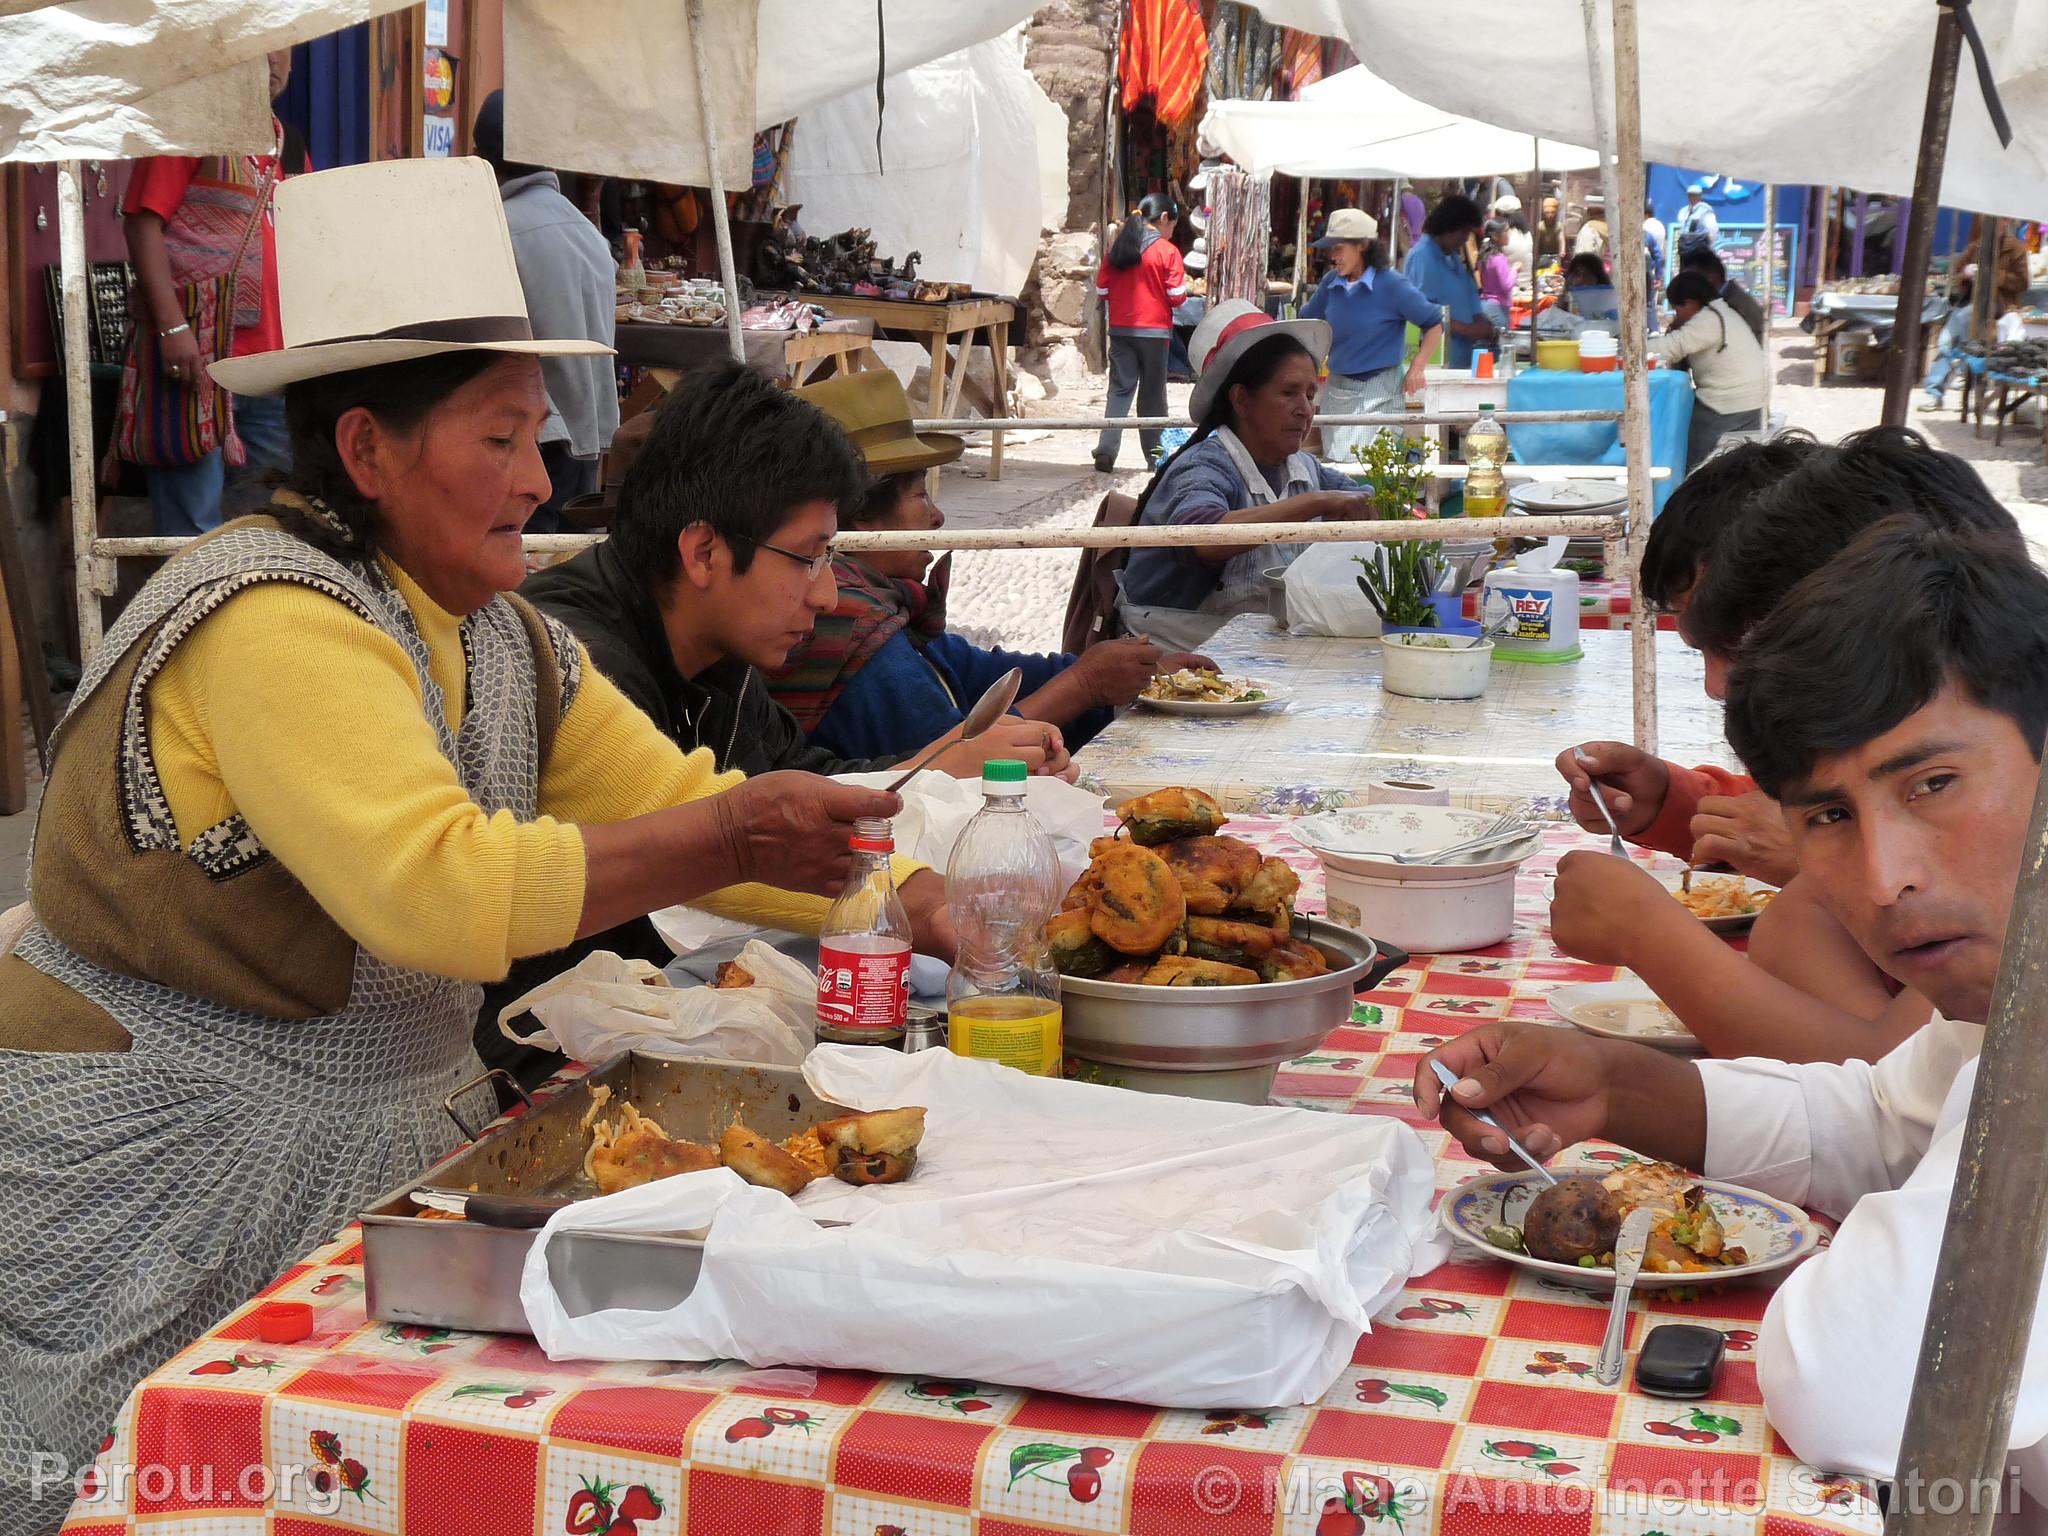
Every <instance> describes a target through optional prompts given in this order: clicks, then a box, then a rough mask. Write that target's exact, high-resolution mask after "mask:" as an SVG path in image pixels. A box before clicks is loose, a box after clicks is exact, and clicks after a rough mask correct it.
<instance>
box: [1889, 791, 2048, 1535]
mask: <svg viewBox="0 0 2048 1536" xmlns="http://www.w3.org/2000/svg"><path fill="white" fill-rule="evenodd" d="M2022 846H2023V847H2024V848H2025V849H2026V854H2025V857H2024V859H2023V860H2022V862H2021V865H2020V878H2019V888H2018V890H2017V891H2015V892H2014V894H2013V903H2012V916H2011V919H2010V920H2009V922H2008V924H2007V927H2006V932H2005V950H2004V953H2003V954H2002V955H2001V956H2000V958H1999V964H1998V980H1997V982H1996V984H1995V986H1994V988H1993V991H1992V996H1991V1017H1990V1019H1989V1020H1988V1021H1987V1024H1986V1027H1985V1032H1984V1053H1983V1056H1982V1057H1981V1058H1980V1059H1979V1061H1978V1064H1977V1085H1976V1088H1975V1089H1974V1090H1973V1092H1972V1093H1971V1096H1970V1117H1969V1119H1968V1121H1967V1122H1966V1123H1965V1125H1964V1129H1963V1142H1962V1148H1961V1153H1960V1155H1959V1157H1958V1159H1957V1162H1956V1177H1955V1186H1954V1189H1953V1192H1952V1193H1951V1194H1950V1196H1949V1206H1948V1223H1947V1225H1946V1226H1945V1227H1944V1229H1943V1231H1942V1235H1941V1256H1940V1258H1939V1259H1938V1260H1937V1261H1936V1263H1935V1269H1934V1290H1933V1294H1932V1296H1931V1297H1930V1299H1929V1302H1928V1307H1927V1326H1926V1329H1925V1330H1924V1331H1923V1332H1922V1334H1921V1336H1920V1365H1919V1369H1918V1370H1917V1371H1916V1372H1915V1374H1914V1378H1913V1395H1912V1396H1911V1397H1910V1398H1909V1399H1908V1400H1907V1405H1906V1427H1905V1434H1904V1437H1903V1439H1902V1440H1901V1442H1900V1445H1899V1465H1898V1480H1897V1482H1896V1483H1895V1484H1894V1485H1893V1494H1892V1507H1891V1513H1890V1515H1889V1517H1888V1518H1887V1519H1886V1521H1885V1532H1886V1536H1933V1533H1935V1532H1941V1533H1944V1536H1948V1533H1961V1532H1964V1531H1973V1532H1979V1533H1983V1532H1988V1531H1989V1530H1990V1529H1991V1528H1992V1521H1993V1517H1994V1515H1996V1514H1997V1512H1998V1499H1997V1497H1995V1496H1996V1495H1999V1494H2002V1493H2004V1492H2006V1491H2007V1490H2009V1489H2010V1488H2011V1486H2012V1485H2011V1483H2010V1482H2009V1480H2008V1479H2007V1478H2006V1475H2005V1469H2006V1454H2007V1450H2008V1446H2007V1440H2008V1438H2009V1436H2010V1434H2011V1432H2012V1415H2013V1404H2014V1401H2015V1399H2016V1398H2017V1397H2018V1395H2019V1389H2020V1373H2021V1371H2022V1369H2023V1368H2024V1366H2025V1364H2026V1357H2027V1336H2028V1335H2029V1334H2030V1333H2031V1332H2032V1331H2033V1327H2034V1305H2035V1298H2036V1296H2037V1295H2038V1293H2039V1291H2040V1289H2041V1265H2042V1261H2043V1258H2044V1257H2048V1182H2044V1181H2043V1180H2042V1179H2041V1177H2040V1168H2039V1164H2038V1161H2037V1160H2036V1159H2035V1158H2033V1157H2030V1156H2026V1155H2023V1153H2022V1152H2021V1151H2020V1150H2019V1149H2023V1148H2026V1147H2038V1146H2039V1145H2041V1142H2042V1139H2043V1138H2044V1137H2048V1053H2044V1052H2043V1051H2042V1050H2041V1043H2040V1037H2039V1035H2038V1034H2037V1033H2036V1030H2035V1021H2036V1020H2038V1019H2040V1018H2041V1017H2042V1016H2043V1014H2044V1012H2048V774H2044V776H2043V777H2042V779H2041V781H2040V782H2039V784H2038V785H2037V786H2036V788H2035V791H2034V814H2033V820H2032V824H2031V825H2030V826H2029V827H2028V828H2027V840H2026V842H2025V843H2024V844H2023V845H2022ZM1994 1253H1995V1254H1996V1255H1997V1256H1998V1262H1996V1263H1994V1264H1987V1263H1985V1262H1984V1258H1985V1255H1987V1254H1994ZM1986 1490H1988V1491H1989V1493H1990V1494H1992V1495H1993V1496H1994V1497H1991V1498H1985V1497H1984V1496H1983V1494H1984V1492H1985V1491H1986ZM1958 1494H1960V1495H1962V1496H1963V1501H1962V1503H1961V1506H1960V1512H1959V1509H1958V1503H1957V1497H1956V1496H1957V1495H1958ZM1936 1511H1940V1512H1941V1513H1936Z"/></svg>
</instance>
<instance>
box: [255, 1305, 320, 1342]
mask: <svg viewBox="0 0 2048 1536" xmlns="http://www.w3.org/2000/svg"><path fill="white" fill-rule="evenodd" d="M312 1336H313V1309H312V1307H311V1306H309V1305H308V1304H307V1303H305V1302H303V1301H266V1302H265V1303H264V1304H263V1305H262V1306H260V1307H258V1308H257V1309H256V1337H257V1338H259V1339H261V1340H262V1341H263V1342H264V1343H266V1344H296V1343H298V1342H299V1341H300V1340H302V1339H310V1338H311V1337H312Z"/></svg>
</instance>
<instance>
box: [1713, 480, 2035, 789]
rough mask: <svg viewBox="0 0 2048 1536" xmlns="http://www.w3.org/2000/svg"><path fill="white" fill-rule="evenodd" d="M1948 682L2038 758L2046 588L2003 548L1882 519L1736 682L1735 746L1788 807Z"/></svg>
mask: <svg viewBox="0 0 2048 1536" xmlns="http://www.w3.org/2000/svg"><path fill="white" fill-rule="evenodd" d="M1951 684H1953V685H1954V686H1955V687H1957V688H1959V689H1961V690H1962V691H1963V692H1964V693H1965V694H1967V695H1968V696H1969V697H1970V699H1971V701H1972V702H1973V703H1975V704H1977V705H1978V706H1980V707H1981V708H1984V709H1990V710H1996V711H1997V712H1998V713H2000V714H2002V715H2006V716H2009V717H2010V718H2011V720H2012V722H2013V724H2014V725H2016V726H2017V727H2018V728H2019V731H2020V734H2021V735H2022V736H2024V737H2025V738H2026V741H2027V745H2028V747H2029V748H2030V749H2031V750H2032V751H2033V753H2034V756H2035V758H2036V759H2037V760H2038V759H2039V757H2040V755H2041V743H2042V737H2043V734H2044V733H2048V576H2044V575H2043V574H2042V573H2041V572H2040V570H2038V569H2037V568H2036V567H2035V565H2034V563H2033V561H2031V560H2029V559H2028V558H2027V557H2026V554H2025V552H2024V551H2021V552H2020V553H2019V555H2018V557H2017V558H2015V555H2014V552H2013V550H2012V549H2011V547H2010V544H2009V542H2008V541H2006V540H2003V539H1996V538H1992V537H1989V536H1987V535H1985V534H1984V533H1981V532H1978V531H1975V530H1971V529H1961V528H1943V527H1936V526H1933V525H1932V524H1930V523H1928V522H1927V521H1926V520H1925V519H1923V518H1918V517H1912V516H1900V517H1892V518H1887V519H1886V520H1884V521H1883V522H1880V523H1878V524H1876V525H1874V526H1872V527H1869V528H1866V529H1864V530H1863V532H1862V533H1860V534H1858V535H1857V537H1856V538H1855V539H1854V540H1853V541H1852V542H1851V543H1850V545H1849V547H1848V548H1846V549H1844V550H1843V551H1842V552H1841V554H1839V555H1837V556H1836V557H1835V558H1834V559H1833V560H1831V561H1829V562H1828V563H1827V564H1826V565H1824V566H1822V567H1821V568H1820V569H1819V570H1818V571H1815V572H1814V573H1812V574H1811V575H1809V576H1808V577H1806V579H1805V580H1803V581H1801V582H1800V583H1799V584H1798V586H1796V587H1794V588H1793V589H1792V591H1791V592H1790V593H1789V594H1788V595H1787V597H1786V600H1785V601H1784V602H1783V603H1782V604H1780V605H1779V606H1778V608H1777V609H1775V610H1774V611H1773V612H1772V613H1771V615H1770V617H1769V618H1767V619H1765V620H1764V621H1763V623H1762V624H1760V625H1758V626H1757V629H1756V632H1755V633H1754V634H1753V635H1751V636H1750V638H1749V641H1748V643H1747V644H1745V645H1744V647H1743V650H1742V656H1741V659H1740V660H1739V661H1738V662H1737V663H1736V666H1735V669H1734V671H1733V672H1732V673H1731V674H1730V675H1729V679H1728V718H1727V727H1728V740H1729V742H1730V744H1731V745H1733V746H1734V748H1735V752H1736V755H1737V756H1738V757H1740V758H1741V759H1742V762H1743V766H1744V767H1746V768H1748V769H1749V771H1750V774H1751V775H1752V776H1753V777H1754V778H1755V779H1756V782H1757V787H1758V788H1760V789H1761V790H1763V792H1764V793H1765V794H1767V795H1770V796H1771V797H1772V798H1773V799H1782V798H1783V797H1784V796H1785V795H1786V793H1787V792H1789V791H1791V790H1793V789H1796V788H1798V787H1799V786H1800V785H1801V784H1803V783H1805V782H1806V781H1807V780H1808V779H1809V778H1810V777H1811V776H1812V774H1813V770H1814V765H1815V764H1816V763H1817V762H1818V761H1819V760H1820V759H1821V758H1823V757H1830V756H1833V755H1834V754H1836V753H1838V752H1848V751H1852V750H1854V749H1855V748H1857V747H1860V746H1862V745H1864V744H1865V743H1866V742H1869V741H1873V740H1875V739H1876V738H1877V737H1879V736H1882V735H1883V734H1884V733H1885V732H1886V731H1889V730H1892V729H1894V728H1895V727H1897V726H1898V725H1899V724H1900V723H1901V722H1902V721H1904V720H1905V719H1906V718H1907V717H1908V716H1909V715H1912V714H1913V713H1914V712H1915V711H1917V710H1921V709H1924V708H1926V707H1927V705H1928V704H1929V703H1930V702H1932V700H1933V699H1934V696H1935V695H1936V694H1937V693H1939V692H1940V691H1941V690H1942V689H1943V688H1944V687H1947V686H1949V685H1951Z"/></svg>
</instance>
